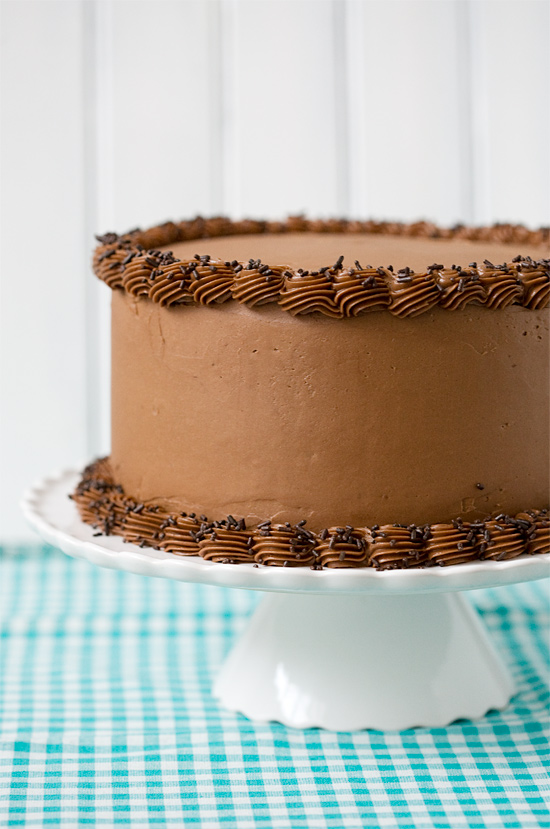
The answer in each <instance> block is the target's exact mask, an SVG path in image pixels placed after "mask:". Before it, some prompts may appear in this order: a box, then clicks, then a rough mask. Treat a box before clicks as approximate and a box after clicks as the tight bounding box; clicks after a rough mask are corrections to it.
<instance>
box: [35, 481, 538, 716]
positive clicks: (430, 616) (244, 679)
mask: <svg viewBox="0 0 550 829" xmlns="http://www.w3.org/2000/svg"><path fill="white" fill-rule="evenodd" d="M78 478H79V473H78V472H75V471H73V470H70V471H65V472H62V473H60V474H57V475H54V476H52V477H50V478H47V479H45V480H43V481H41V482H40V483H38V484H36V485H35V486H34V487H33V488H32V489H31V490H30V491H29V492H28V493H27V495H26V496H25V498H24V500H23V502H22V507H23V511H24V513H25V515H26V517H27V519H28V520H29V522H30V523H31V524H32V525H33V527H34V528H35V529H36V530H37V531H38V533H39V534H40V535H41V536H42V538H43V539H44V540H45V541H47V542H48V543H49V544H52V545H53V546H54V547H58V548H59V549H61V550H63V552H64V553H67V554H68V555H70V556H74V557H76V558H83V559H86V560H87V561H90V562H92V563H93V564H98V565H100V566H102V567H110V568H113V569H117V570H128V571H129V572H131V573H139V574H141V575H144V576H156V577H160V578H168V579H177V580H178V581H188V582H202V583H205V584H214V585H220V586H223V587H239V588H245V589H248V590H263V591H267V592H268V593H269V594H270V595H268V596H267V597H266V598H265V599H264V600H263V602H262V603H261V605H260V606H259V607H258V609H257V610H256V612H255V614H254V616H253V617H252V620H251V622H250V623H249V626H248V629H247V630H246V632H245V633H244V635H243V636H241V638H240V640H239V641H238V642H237V644H236V645H235V647H234V648H233V650H232V652H231V654H230V655H229V657H228V659H227V661H226V663H225V665H224V666H223V668H222V670H221V672H220V674H219V676H218V678H217V680H216V682H215V686H214V692H215V694H216V696H217V697H218V698H219V699H220V701H221V703H222V705H223V706H225V708H228V709H230V710H232V711H239V712H241V713H243V714H245V715H246V716H247V717H250V718H251V719H254V720H261V721H267V720H277V721H279V722H282V723H284V724H285V725H289V726H294V727H296V728H309V727H312V726H319V727H322V728H328V729H332V730H338V731H350V730H355V729H362V728H378V729H404V728H411V727H414V726H428V727H437V726H444V725H447V724H448V723H450V722H452V721H453V720H455V719H458V718H468V719H472V718H476V717H481V716H483V714H485V713H486V712H487V711H488V710H490V709H500V708H503V707H504V706H506V705H507V703H508V701H509V699H510V697H511V695H512V693H513V691H514V687H513V683H512V680H511V678H510V675H509V673H508V671H507V670H506V668H505V666H504V665H503V663H502V661H501V659H500V658H499V656H498V654H497V652H496V651H495V649H494V647H493V645H492V643H491V642H490V640H489V638H488V636H487V634H486V632H485V630H484V628H483V626H482V624H481V622H480V619H479V616H478V614H477V613H476V612H475V611H474V610H473V609H472V607H471V606H470V604H469V603H468V602H467V601H466V600H465V599H464V597H463V596H462V595H461V594H460V592H458V591H462V590H472V589H476V588H482V587H497V586H499V585H505V584H513V583H516V582H522V581H529V580H531V579H540V578H543V577H544V576H548V575H550V554H548V555H546V554H545V555H536V556H522V557H520V558H518V559H514V560H511V561H501V562H494V561H486V562H477V563H475V564H463V565H455V566H452V567H444V568H439V567H438V568H433V569H426V570H393V571H386V572H377V571H376V570H373V569H364V570H322V571H315V570H310V569H309V568H303V569H302V568H297V569H286V568H285V569H283V568H275V567H258V568H256V567H254V566H253V565H251V564H239V565H233V564H216V563H214V562H210V561H204V560H203V559H201V558H198V557H197V558H195V557H192V558H182V557H179V556H175V555H173V554H170V553H164V552H160V551H156V550H151V549H147V548H145V549H141V548H139V547H137V546H135V545H133V544H126V543H124V542H123V541H122V539H121V538H119V537H104V536H101V537H98V538H94V537H93V530H92V528H91V527H89V526H87V525H86V524H84V523H83V522H82V521H80V519H79V517H78V514H77V511H76V507H75V505H74V504H73V502H72V501H70V500H69V499H68V497H67V496H68V494H69V493H70V492H72V490H73V489H74V487H75V485H76V483H77V480H78Z"/></svg>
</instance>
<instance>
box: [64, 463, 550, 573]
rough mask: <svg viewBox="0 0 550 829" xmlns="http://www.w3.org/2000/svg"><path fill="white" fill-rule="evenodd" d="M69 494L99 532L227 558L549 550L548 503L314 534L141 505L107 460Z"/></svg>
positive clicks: (382, 560)
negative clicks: (466, 517)
mask: <svg viewBox="0 0 550 829" xmlns="http://www.w3.org/2000/svg"><path fill="white" fill-rule="evenodd" d="M71 497H72V498H73V499H74V501H75V503H76V505H77V507H78V510H79V513H80V516H81V518H82V520H83V521H85V522H86V523H88V524H91V525H92V526H93V527H95V528H97V529H98V530H99V532H98V533H97V534H98V535H103V534H104V535H119V536H122V538H123V539H124V540H125V541H129V542H132V543H134V544H139V545H140V546H142V547H153V548H154V549H157V550H165V551H166V552H170V553H174V554H176V555H184V556H188V555H194V556H201V557H202V558H204V559H206V560H208V561H215V562H221V563H222V564H241V563H253V562H254V563H256V564H262V565H265V566H272V567H311V568H312V569H323V568H325V567H326V568H330V569H332V568H359V567H374V568H376V569H378V570H390V569H403V568H411V567H432V566H435V565H439V566H448V565H451V564H464V563H469V562H472V561H476V560H483V559H494V560H496V561H501V560H503V559H509V558H516V557H517V556H519V555H522V554H524V553H529V554H531V555H536V554H540V553H549V552H550V520H549V517H550V514H549V511H548V509H543V510H529V511H522V512H520V513H518V514H517V515H516V516H509V515H503V514H500V515H497V516H495V517H493V518H488V519H487V520H485V521H478V522H475V523H466V522H463V521H462V520H461V519H457V520H456V521H453V522H452V523H448V524H431V525H429V524H426V525H422V526H418V525H416V524H410V525H408V526H406V525H403V524H401V525H400V524H387V525H382V526H378V525H373V526H372V527H352V526H351V525H347V526H346V527H330V528H328V529H323V530H320V531H317V532H313V531H311V530H308V529H306V527H305V523H306V522H304V521H302V522H299V523H298V524H295V525H294V526H292V525H291V524H290V523H286V524H273V523H272V522H271V521H269V520H266V521H264V522H260V523H259V524H257V525H256V526H255V527H253V528H251V529H247V527H246V525H245V522H244V520H243V519H240V520H236V519H235V518H234V517H233V516H232V515H229V516H227V517H226V518H224V519H221V520H219V521H209V520H208V519H207V517H206V516H205V515H201V516H200V517H199V518H197V516H196V515H195V514H194V513H191V514H188V513H186V512H184V513H174V512H167V511H166V510H164V509H162V508H161V507H159V506H158V505H147V504H143V503H139V502H138V501H137V500H136V499H134V498H132V497H130V496H127V495H126V494H125V493H124V491H123V489H122V487H121V486H120V485H118V484H116V483H115V481H114V479H113V475H112V471H111V468H110V464H109V461H108V459H106V458H103V459H101V460H99V461H96V462H95V463H93V464H90V466H88V467H86V469H85V470H84V472H83V474H82V479H81V481H80V483H79V484H78V486H77V488H76V490H75V492H74V494H73V495H72V496H71Z"/></svg>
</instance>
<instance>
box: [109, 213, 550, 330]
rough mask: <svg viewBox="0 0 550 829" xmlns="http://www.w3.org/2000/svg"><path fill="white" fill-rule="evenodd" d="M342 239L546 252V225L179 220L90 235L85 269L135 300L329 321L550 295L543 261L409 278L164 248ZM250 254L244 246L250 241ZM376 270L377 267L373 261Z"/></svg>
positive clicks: (387, 270)
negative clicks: (236, 307)
mask: <svg viewBox="0 0 550 829" xmlns="http://www.w3.org/2000/svg"><path fill="white" fill-rule="evenodd" d="M297 231H298V232H299V233H301V234H311V233H316V234H325V238H326V237H327V234H341V235H344V234H346V235H348V236H350V235H351V236H352V235H353V234H358V235H359V238H362V239H365V238H370V237H372V238H375V237H381V236H388V237H395V238H396V239H397V238H399V237H401V238H404V239H409V238H410V239H419V238H420V239H421V238H426V237H429V238H430V239H434V240H441V239H461V240H469V241H473V242H478V241H483V242H484V243H487V245H489V244H493V243H503V244H512V243H516V242H517V243H522V244H524V243H528V244H529V245H530V246H531V247H537V246H539V245H546V246H548V242H549V240H550V233H549V231H548V229H547V228H541V229H540V230H537V231H529V230H526V229H525V228H522V227H518V226H513V225H494V226H492V227H488V228H467V227H462V226H457V227H455V228H452V229H446V230H445V229H442V228H438V227H436V226H434V225H431V224H429V223H426V222H417V223H415V224H411V225H402V224H398V223H391V222H372V221H367V222H357V221H344V220H328V221H325V222H323V221H308V220H306V219H304V218H303V217H294V218H291V219H288V220H287V221H286V222H257V221H256V222H255V221H250V220H245V221H243V222H231V221H229V220H228V219H224V218H220V219H210V220H204V219H201V218H197V219H193V220H191V221H183V222H179V223H174V222H167V223H166V224H164V225H160V226H158V227H155V228H151V229H149V230H146V231H141V230H134V231H131V232H129V233H126V234H124V235H122V236H118V235H117V234H114V233H108V234H105V235H104V236H101V237H98V240H99V242H100V245H99V247H98V248H97V249H96V252H95V254H94V260H93V264H94V271H95V273H96V274H97V276H98V277H99V278H100V279H102V280H103V281H105V282H106V283H107V284H108V285H109V286H110V287H111V288H124V289H125V290H126V291H127V292H128V293H130V294H131V295H132V296H134V297H145V296H147V297H149V298H150V299H152V300H153V301H155V302H158V303H160V304H161V305H168V306H171V305H187V304H200V305H210V304H213V303H223V302H226V301H227V300H230V299H233V300H236V301H237V302H241V303H245V304H247V305H248V306H249V307H254V306H257V305H263V304H266V303H268V302H277V303H278V304H279V305H280V306H281V307H282V308H283V309H285V310H286V311H289V312H290V313H291V314H293V315H297V314H312V313H320V314H324V315H325V316H328V317H332V318H338V317H350V316H356V315H357V314H362V313H365V312H367V311H373V310H380V309H382V308H388V310H389V311H390V313H392V314H393V315H395V316H397V317H415V316H417V315H419V314H423V313H426V312H428V311H429V310H430V309H431V308H433V307H434V306H435V305H438V304H439V305H441V306H442V307H443V308H447V309H451V310H459V309H462V308H464V307H465V306H466V305H467V304H469V303H476V304H481V305H486V306H487V307H488V308H502V307H506V306H507V305H509V304H512V303H517V304H522V305H524V306H525V307H526V308H531V309H535V308H536V309H540V308H543V307H546V306H547V305H548V302H549V298H550V259H543V258H541V259H539V260H534V259H531V258H530V257H526V258H524V257H522V256H521V255H519V256H515V257H514V259H513V261H512V262H505V263H504V264H502V265H496V266H495V265H493V264H492V263H491V262H490V261H489V260H487V259H485V260H484V261H483V262H482V263H480V264H479V265H478V263H477V262H472V263H469V265H468V267H467V268H462V267H461V266H460V267H457V266H455V265H453V266H452V267H449V263H446V265H439V266H438V265H437V263H436V264H434V265H432V266H428V265H427V264H426V265H425V268H426V269H425V270H423V271H419V272H416V273H415V271H414V270H413V268H412V267H411V266H410V265H404V266H402V267H400V268H399V270H397V271H394V269H393V267H391V266H387V267H386V266H384V264H380V265H379V266H377V267H375V268H372V267H371V266H370V265H369V266H368V267H367V268H366V269H363V268H362V267H361V265H360V263H359V262H358V261H356V262H355V268H348V267H347V265H346V266H344V263H343V259H344V257H343V256H339V257H338V259H337V260H336V261H335V262H333V263H326V264H325V265H323V266H320V267H318V268H317V269H313V270H312V269H308V268H305V267H301V266H296V267H292V266H290V265H282V263H281V262H273V263H272V264H267V263H265V262H262V261H261V260H260V259H249V260H248V261H246V260H242V261H241V260H239V259H233V260H224V259H221V258H217V259H216V258H214V256H211V253H203V254H196V256H195V259H194V260H193V259H185V258H181V259H179V258H177V256H175V255H174V254H173V253H172V251H168V250H167V249H166V248H167V246H170V245H172V246H173V245H175V246H176V247H178V246H181V244H185V242H189V241H190V240H198V239H200V240H201V241H202V240H205V239H206V240H207V239H217V238H218V237H239V236H241V235H246V234H249V235H250V236H251V237H254V236H258V235H263V236H264V237H265V236H273V234H279V235H281V234H292V233H296V232H297ZM250 247H252V242H251V243H250ZM377 265H378V263H377Z"/></svg>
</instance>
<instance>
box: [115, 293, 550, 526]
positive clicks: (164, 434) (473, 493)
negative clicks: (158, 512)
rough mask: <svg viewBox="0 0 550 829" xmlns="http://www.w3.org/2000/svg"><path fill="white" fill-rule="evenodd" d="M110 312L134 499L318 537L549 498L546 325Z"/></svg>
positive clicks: (118, 302)
mask: <svg viewBox="0 0 550 829" xmlns="http://www.w3.org/2000/svg"><path fill="white" fill-rule="evenodd" d="M112 311H113V333H112V338H113V339H112V349H113V356H112V367H113V368H112V370H113V374H112V452H111V466H112V470H113V474H114V477H115V479H116V480H117V482H119V483H121V484H122V486H123V487H124V489H125V490H126V491H127V492H130V493H132V494H133V495H134V496H135V497H136V498H138V499H139V500H140V501H143V502H147V503H151V502H154V503H159V504H160V505H162V506H163V508H168V509H172V510H173V509H176V510H188V509H189V508H192V509H193V510H194V511H196V512H197V513H198V514H200V513H204V514H206V515H209V516H225V515H227V514H228V513H230V514H234V515H236V516H239V517H244V518H245V519H246V521H247V522H248V523H255V522H261V521H263V520H266V519H270V520H272V521H283V522H284V521H290V522H291V523H296V522H298V521H300V520H302V519H306V520H307V521H308V526H311V527H312V528H313V529H315V530H319V529H321V528H323V527H327V526H332V525H340V524H342V522H344V523H345V524H350V525H353V526H364V525H365V524H367V525H371V524H376V523H377V524H386V523H392V522H395V521H397V522H403V523H406V524H409V523H411V522H414V523H416V524H423V523H428V522H434V521H449V520H451V519H453V518H456V517H457V516H460V517H461V518H463V519H464V520H472V519H476V518H480V517H484V516H486V515H487V514H490V513H494V512H502V511H505V512H509V513H515V512H518V511H519V510H521V509H524V508H525V507H527V506H528V507H539V506H544V505H545V504H546V503H547V501H548V492H549V488H550V481H549V468H548V455H549V451H550V440H549V423H548V412H549V363H550V360H549V350H548V340H547V337H546V336H544V334H545V332H546V331H547V319H546V313H545V312H529V311H527V310H525V309H524V308H521V307H518V306H511V307H509V308H506V309H502V310H501V311H500V312H499V313H492V312H491V311H489V310H487V309H486V308H480V307H478V308H475V307H473V306H472V307H471V308H469V309H467V310H464V311H463V312H462V313H460V314H454V313H450V314H449V313H448V312H446V311H444V310H442V309H439V308H437V309H434V310H433V311H432V312H430V313H427V314H424V315H422V316H421V317H418V318H416V319H403V320H396V319H395V318H393V317H392V316H390V315H387V314H383V313H382V314H369V315H364V316H361V317H357V318H355V319H349V320H345V321H342V322H341V323H338V324H335V323H334V322H333V321H332V320H330V319H327V318H325V317H322V316H304V317H300V318H296V319H293V318H292V317H289V315H287V314H285V313H284V311H281V309H279V308H276V307H274V308H273V307H269V306H267V307H265V308H264V309H261V310H256V311H251V310H249V309H247V308H246V307H242V306H239V305H233V306H231V307H225V308H216V309H213V308H197V309H194V310H193V311H192V312H189V311H188V310H187V309H185V308H173V309H170V310H167V309H163V308H160V307H159V306H158V305H156V304H155V303H149V302H146V303H143V302H140V301H138V300H135V299H132V298H131V297H129V296H128V295H126V294H124V293H122V292H116V293H115V294H114V295H113V309H112Z"/></svg>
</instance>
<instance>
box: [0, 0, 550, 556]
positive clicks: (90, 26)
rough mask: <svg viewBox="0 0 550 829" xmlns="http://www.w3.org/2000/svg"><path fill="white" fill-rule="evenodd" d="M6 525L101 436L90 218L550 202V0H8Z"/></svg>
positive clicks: (105, 338) (527, 206) (492, 214)
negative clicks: (39, 484)
mask: <svg viewBox="0 0 550 829" xmlns="http://www.w3.org/2000/svg"><path fill="white" fill-rule="evenodd" d="M0 14H1V28H0V62H1V63H0V69H1V78H0V84H1V86H0V94H1V99H0V106H1V122H0V125H1V131H2V141H1V145H0V153H1V165H2V167H1V170H2V203H1V223H0V241H1V248H0V253H1V282H0V287H1V304H0V315H1V319H0V358H1V380H0V392H1V437H0V476H1V477H0V508H1V514H0V539H2V540H4V541H6V542H13V541H18V540H19V541H23V540H27V539H30V538H32V537H33V536H32V534H31V533H30V531H28V530H27V529H26V528H25V526H24V524H23V521H22V519H21V517H20V515H19V510H18V506H17V502H18V498H19V496H20V493H21V492H22V490H23V489H24V488H25V487H26V486H27V485H28V484H29V483H30V482H31V481H32V480H33V479H35V478H36V477H37V476H41V475H44V474H47V473H49V472H50V471H52V470H54V469H56V468H59V467H62V466H66V465H71V464H79V463H80V462H82V461H84V460H86V459H89V458H91V457H92V456H94V455H97V454H98V453H101V452H107V451H108V448H109V413H108V407H109V400H108V398H109V391H108V386H109V377H108V374H109V328H108V325H109V296H110V292H109V290H108V289H107V288H105V286H103V285H100V284H99V283H97V282H96V281H95V280H94V279H93V278H92V276H91V274H90V269H89V258H90V252H91V249H92V246H93V233H94V232H104V231H107V230H117V231H124V230H127V229H128V228H129V227H134V226H136V225H142V226H144V225H148V224H153V223H157V222H158V221H161V220H164V219H168V218H174V217H180V218H183V217H189V216H192V215H195V214H197V213H202V214H219V213H225V214H228V215H231V216H233V217H238V216H244V215H251V216H262V217H263V216H269V217H283V216H285V215H288V214H292V213H299V212H304V213H307V214H309V215H311V216H331V215H349V216H357V217H376V218H390V219H401V220H414V219H419V218H426V219H430V220H434V221H436V222H439V223H441V224H453V223H455V222H458V221H462V222H474V223H486V222H492V221H516V222H523V223H526V224H528V225H531V226H536V225H540V224H549V223H550V195H549V194H550V57H549V56H550V49H549V46H550V5H549V3H548V2H546V0H487V1H486V0H179V2H176V1H175V0H2V2H1V3H0Z"/></svg>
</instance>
